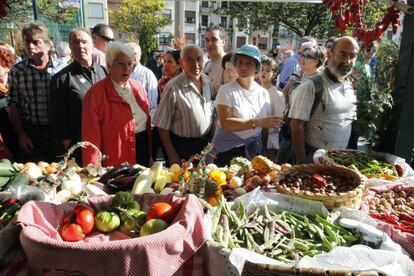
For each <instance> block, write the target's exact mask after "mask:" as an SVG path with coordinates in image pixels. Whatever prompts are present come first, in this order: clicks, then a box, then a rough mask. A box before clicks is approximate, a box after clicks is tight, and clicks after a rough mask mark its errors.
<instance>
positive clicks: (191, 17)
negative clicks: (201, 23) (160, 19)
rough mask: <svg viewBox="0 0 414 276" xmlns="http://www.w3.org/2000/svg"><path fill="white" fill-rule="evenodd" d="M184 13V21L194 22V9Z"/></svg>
mask: <svg viewBox="0 0 414 276" xmlns="http://www.w3.org/2000/svg"><path fill="white" fill-rule="evenodd" d="M184 14H185V22H186V23H195V16H196V13H195V11H185V12H184Z"/></svg>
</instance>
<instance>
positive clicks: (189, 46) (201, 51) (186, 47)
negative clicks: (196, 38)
mask: <svg viewBox="0 0 414 276" xmlns="http://www.w3.org/2000/svg"><path fill="white" fill-rule="evenodd" d="M191 49H196V50H197V52H198V56H199V57H201V58H204V53H203V50H202V49H201V48H200V47H198V46H197V45H195V44H187V45H185V46H184V47H183V48H182V49H181V53H180V58H181V59H183V58H184V57H185V55H186V54H187V52H188V51H189V50H191Z"/></svg>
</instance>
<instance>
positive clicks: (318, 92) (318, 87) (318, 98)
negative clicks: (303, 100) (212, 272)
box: [310, 74, 325, 116]
mask: <svg viewBox="0 0 414 276" xmlns="http://www.w3.org/2000/svg"><path fill="white" fill-rule="evenodd" d="M310 79H311V80H312V81H313V85H314V87H315V100H314V101H313V105H312V109H311V113H310V116H312V114H313V113H314V112H315V110H316V108H317V107H318V105H319V104H320V103H321V104H322V111H323V112H325V104H324V103H323V101H322V96H323V90H324V89H323V85H322V77H321V75H320V74H317V75H315V76H312V77H311V78H310Z"/></svg>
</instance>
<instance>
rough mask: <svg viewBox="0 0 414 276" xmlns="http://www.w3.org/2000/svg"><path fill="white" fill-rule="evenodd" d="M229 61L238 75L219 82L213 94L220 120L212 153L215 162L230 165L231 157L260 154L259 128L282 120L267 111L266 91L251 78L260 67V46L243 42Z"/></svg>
mask: <svg viewBox="0 0 414 276" xmlns="http://www.w3.org/2000/svg"><path fill="white" fill-rule="evenodd" d="M232 61H233V64H234V66H235V67H236V71H237V75H238V77H237V79H235V80H233V81H231V82H229V83H227V84H225V85H222V86H221V87H220V89H219V91H218V94H217V97H216V105H217V114H218V119H219V123H218V126H217V129H216V132H215V135H214V138H213V144H214V149H213V151H212V152H211V155H212V157H213V158H215V161H214V163H216V164H217V165H218V166H226V165H229V163H230V161H231V159H232V158H233V157H237V156H242V157H247V158H249V159H251V158H253V157H254V156H256V155H258V154H261V153H262V136H261V133H262V129H264V128H265V129H268V128H277V127H280V126H281V125H282V124H283V120H282V118H281V117H277V116H271V115H270V98H269V93H268V92H267V91H266V89H264V88H263V87H261V86H260V85H259V84H258V83H256V82H255V80H254V79H255V76H256V74H257V73H258V72H259V71H260V68H261V53H260V51H259V49H258V48H257V47H256V46H253V45H249V44H246V45H243V46H242V47H240V49H239V50H238V51H237V52H236V53H235V54H234V55H233V59H232Z"/></svg>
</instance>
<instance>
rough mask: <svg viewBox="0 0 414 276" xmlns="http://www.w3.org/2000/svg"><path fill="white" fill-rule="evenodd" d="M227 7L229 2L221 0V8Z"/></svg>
mask: <svg viewBox="0 0 414 276" xmlns="http://www.w3.org/2000/svg"><path fill="white" fill-rule="evenodd" d="M228 7H229V2H227V1H223V2H221V8H222V9H226V8H228Z"/></svg>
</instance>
